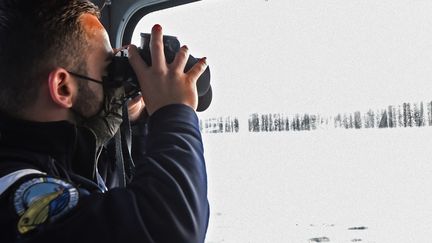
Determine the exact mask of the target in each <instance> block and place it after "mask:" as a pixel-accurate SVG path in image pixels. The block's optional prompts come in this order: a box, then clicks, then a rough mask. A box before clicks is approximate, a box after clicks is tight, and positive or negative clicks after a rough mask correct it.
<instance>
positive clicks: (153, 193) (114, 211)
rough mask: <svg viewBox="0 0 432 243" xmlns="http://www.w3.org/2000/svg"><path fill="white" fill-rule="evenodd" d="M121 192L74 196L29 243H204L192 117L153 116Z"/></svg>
mask: <svg viewBox="0 0 432 243" xmlns="http://www.w3.org/2000/svg"><path fill="white" fill-rule="evenodd" d="M142 144H145V148H143V149H142V152H141V153H139V154H138V155H137V156H136V158H138V160H137V159H136V158H135V159H136V160H135V165H136V171H135V176H134V179H133V180H132V182H131V183H130V184H129V185H128V186H127V187H126V188H115V189H112V190H110V191H108V192H106V193H94V194H91V195H88V196H83V197H80V199H79V203H78V205H77V207H76V208H75V209H74V210H73V211H72V212H71V213H70V214H69V215H67V217H64V218H63V219H62V220H58V221H56V222H54V223H51V224H49V225H47V226H46V227H45V228H44V230H43V231H42V232H40V233H39V234H36V235H34V237H32V239H33V240H35V242H54V241H58V242H188V243H193V242H204V239H205V234H206V230H207V225H208V219H209V205H208V201H207V176H206V169H205V162H204V156H203V145H202V139H201V134H200V131H199V125H198V118H197V116H196V114H195V112H194V111H193V110H192V109H191V108H189V107H187V106H185V105H169V106H166V107H163V108H161V109H160V110H158V111H156V112H155V113H154V114H153V115H152V116H151V117H150V118H149V123H148V134H147V138H146V141H145V143H142Z"/></svg>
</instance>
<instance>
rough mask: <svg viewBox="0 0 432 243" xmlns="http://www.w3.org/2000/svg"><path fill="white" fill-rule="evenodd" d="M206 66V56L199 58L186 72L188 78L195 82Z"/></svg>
mask: <svg viewBox="0 0 432 243" xmlns="http://www.w3.org/2000/svg"><path fill="white" fill-rule="evenodd" d="M207 66H208V65H207V58H206V57H204V58H201V59H200V60H199V61H198V62H197V63H195V65H194V66H193V67H192V68H191V69H190V70H189V71H188V72H187V73H186V74H187V75H188V76H189V78H190V80H192V81H193V82H194V83H196V81H197V80H198V78H199V76H201V74H203V73H204V71H205V70H206V68H207Z"/></svg>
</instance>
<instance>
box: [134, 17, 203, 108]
mask: <svg viewBox="0 0 432 243" xmlns="http://www.w3.org/2000/svg"><path fill="white" fill-rule="evenodd" d="M162 36H163V34H162V27H161V26H160V25H155V26H153V28H152V34H151V38H150V53H151V57H152V66H151V67H149V66H148V65H147V64H146V63H145V62H144V61H143V59H142V58H141V57H140V55H139V53H138V50H137V47H136V46H134V45H130V46H129V48H128V51H129V62H130V64H131V66H132V68H133V69H134V71H135V74H136V75H137V77H138V81H139V85H140V87H141V92H142V94H143V98H144V103H145V107H146V109H147V112H148V113H149V115H152V114H153V113H154V112H155V111H157V110H158V109H159V108H162V107H164V106H167V105H170V104H184V105H188V106H190V107H192V108H193V109H194V110H196V108H197V106H198V91H197V88H196V82H197V80H198V78H199V76H200V75H201V74H202V73H203V72H204V71H205V69H206V68H207V63H206V59H205V58H203V59H201V60H200V61H198V62H197V63H196V64H195V65H194V66H193V67H192V68H191V69H190V70H189V71H188V72H187V73H184V68H185V66H186V62H187V60H188V57H189V54H188V48H187V47H186V46H183V47H181V48H180V50H179V52H178V53H177V55H176V57H175V59H174V61H173V62H172V63H171V64H167V62H166V60H165V55H164V45H163V41H162Z"/></svg>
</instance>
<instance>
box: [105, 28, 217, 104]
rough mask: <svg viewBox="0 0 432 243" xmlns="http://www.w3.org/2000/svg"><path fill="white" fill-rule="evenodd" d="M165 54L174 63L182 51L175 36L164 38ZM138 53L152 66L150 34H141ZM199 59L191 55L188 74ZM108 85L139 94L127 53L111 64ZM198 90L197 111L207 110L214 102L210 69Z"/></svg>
mask: <svg viewBox="0 0 432 243" xmlns="http://www.w3.org/2000/svg"><path fill="white" fill-rule="evenodd" d="M163 44H164V53H165V59H166V61H167V63H172V62H173V61H174V58H175V55H176V53H177V52H178V51H179V50H180V42H179V41H178V39H177V37H175V36H168V35H164V36H163ZM138 52H139V54H140V56H141V57H142V59H143V60H144V61H145V62H146V63H147V64H148V65H149V66H151V65H152V61H151V55H150V34H148V33H141V45H140V46H139V47H138ZM198 61H199V59H197V58H195V57H193V56H192V55H189V58H188V60H187V63H186V67H185V69H184V71H185V72H187V71H188V70H189V69H191V68H192V66H193V65H195V63H197V62H198ZM106 81H107V82H108V84H107V85H109V86H115V87H119V86H121V85H123V86H124V87H125V90H126V92H127V93H129V94H132V93H138V92H140V87H139V84H138V79H137V77H136V75H135V72H134V71H133V69H132V66H131V65H130V64H129V60H128V57H127V51H125V50H122V51H119V52H118V53H117V54H116V56H115V57H114V58H113V60H112V62H111V64H110V65H109V67H108V78H107V80H106ZM197 90H198V108H197V111H204V110H206V109H207V108H208V107H209V106H210V103H211V100H212V95H213V94H212V89H211V85H210V68H209V67H207V69H206V70H205V71H204V73H203V74H202V75H201V76H200V77H199V78H198V81H197Z"/></svg>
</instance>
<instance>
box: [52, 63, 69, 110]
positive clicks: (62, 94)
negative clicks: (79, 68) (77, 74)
mask: <svg viewBox="0 0 432 243" xmlns="http://www.w3.org/2000/svg"><path fill="white" fill-rule="evenodd" d="M48 88H49V91H50V95H51V99H52V100H53V101H54V103H56V104H57V105H59V106H61V107H63V108H71V107H72V104H73V97H74V96H75V92H76V87H75V83H74V82H73V79H72V78H71V75H70V74H69V73H68V72H67V71H66V69H64V68H56V69H54V70H53V71H51V72H50V73H49V76H48Z"/></svg>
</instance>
